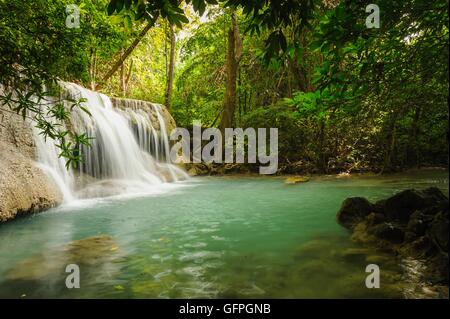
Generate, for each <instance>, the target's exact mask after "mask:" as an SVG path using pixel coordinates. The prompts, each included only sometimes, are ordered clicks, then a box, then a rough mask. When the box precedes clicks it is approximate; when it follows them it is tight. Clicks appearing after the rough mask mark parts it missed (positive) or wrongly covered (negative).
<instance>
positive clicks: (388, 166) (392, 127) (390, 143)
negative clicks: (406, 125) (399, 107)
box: [380, 113, 398, 174]
mask: <svg viewBox="0 0 450 319" xmlns="http://www.w3.org/2000/svg"><path fill="white" fill-rule="evenodd" d="M397 116H398V113H394V114H393V115H392V117H391V120H390V123H389V127H388V131H387V137H386V142H387V143H386V149H385V153H384V160H383V167H382V169H381V172H380V174H383V173H385V172H387V171H391V170H392V153H393V152H394V148H395V135H396V124H397Z"/></svg>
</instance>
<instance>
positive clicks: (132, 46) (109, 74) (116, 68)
mask: <svg viewBox="0 0 450 319" xmlns="http://www.w3.org/2000/svg"><path fill="white" fill-rule="evenodd" d="M152 26H153V23H150V22H149V23H148V24H147V25H146V26H145V28H144V29H142V31H141V33H139V35H138V36H137V37H136V39H134V41H133V43H132V44H131V45H130V46H129V47H128V49H126V50H125V52H124V53H123V54H122V56H121V57H120V58H119V60H118V61H117V62H116V63H115V64H114V65H113V67H112V68H111V69H110V70H109V71H108V73H106V75H105V76H104V77H103V79H102V83H101V84H100V85H98V86H97V89H100V88H101V86H102V85H103V84H104V83H105V82H106V81H108V80H109V78H110V77H111V76H113V75H114V73H116V71H117V70H118V69H119V68H120V66H121V65H122V64H123V62H124V61H125V60H126V59H127V58H128V56H129V55H130V54H131V53H132V52H133V50H134V49H135V48H136V47H137V45H138V44H139V42H141V40H142V39H143V38H144V36H145V35H146V34H147V32H148V30H150V29H151V27H152Z"/></svg>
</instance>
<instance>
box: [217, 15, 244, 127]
mask: <svg viewBox="0 0 450 319" xmlns="http://www.w3.org/2000/svg"><path fill="white" fill-rule="evenodd" d="M241 58H242V40H241V36H240V33H239V26H238V24H237V19H236V13H235V12H233V13H232V14H231V28H230V30H229V31H228V49H227V60H226V73H227V80H226V88H225V101H224V105H223V113H222V119H221V122H220V130H221V131H222V132H224V131H225V128H229V127H233V122H234V112H235V109H236V86H237V85H236V83H237V76H238V69H239V63H240V61H241Z"/></svg>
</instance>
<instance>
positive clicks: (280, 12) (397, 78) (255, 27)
mask: <svg viewBox="0 0 450 319" xmlns="http://www.w3.org/2000/svg"><path fill="white" fill-rule="evenodd" d="M370 3H371V1H359V0H341V1H340V0H322V1H319V0H278V1H275V0H264V1H257V0H252V1H245V0H228V1H222V0H218V1H216V0H185V1H181V0H154V1H144V0H110V1H108V0H35V1H21V0H0V43H1V45H0V77H1V78H0V83H1V84H2V86H3V89H2V92H1V94H0V104H2V106H0V108H1V109H3V110H7V109H8V108H11V110H12V111H14V112H18V113H20V114H23V116H24V117H25V115H26V114H29V113H27V112H31V113H32V114H34V115H33V116H34V117H36V119H37V123H38V126H39V128H40V129H41V130H42V131H43V132H44V134H45V135H46V136H50V137H51V138H54V139H55V140H56V141H59V144H58V145H59V147H60V148H61V153H62V155H63V156H65V157H66V158H68V159H69V160H73V161H76V160H77V159H78V158H79V157H78V156H79V155H78V151H77V149H78V148H77V147H78V145H79V144H80V143H81V144H89V137H88V136H86V135H76V134H70V136H71V138H68V137H67V132H60V131H58V129H57V128H55V127H54V126H53V125H52V123H51V122H49V121H48V116H44V115H43V114H39V112H40V110H39V109H38V108H36V107H35V100H33V98H34V96H38V97H45V96H46V95H48V94H51V91H52V89H51V88H52V85H51V84H54V83H55V81H56V80H57V79H61V80H64V81H70V82H75V83H78V84H81V85H83V86H85V87H87V88H89V89H92V90H96V91H99V92H102V93H105V94H108V95H110V96H116V97H127V98H132V99H141V100H148V101H152V102H157V103H161V104H164V105H166V106H167V107H168V109H169V110H170V112H171V113H172V115H173V116H174V118H175V120H176V122H177V124H178V126H180V127H191V126H192V122H193V121H194V120H200V121H201V122H202V125H203V126H204V127H218V128H221V129H224V128H226V127H243V128H246V127H254V128H257V127H267V128H269V127H276V128H278V129H279V160H280V172H282V173H297V172H320V173H334V172H352V171H376V172H389V171H393V170H399V169H404V168H409V167H421V166H448V89H449V88H448V76H449V74H448V59H449V33H448V2H447V1H444V0H438V1H433V2H430V1H427V0H410V1H390V0H378V1H376V5H377V6H378V7H379V10H380V11H379V20H380V21H379V25H378V26H377V27H368V26H367V25H366V20H367V19H369V20H370V19H371V17H370V15H371V14H372V13H373V11H370V10H366V7H367V6H368V5H369V4H370ZM73 4H75V5H76V6H71V5H73ZM373 19H376V17H375V18H373ZM369 22H370V21H369ZM44 84H45V85H44ZM12 92H14V94H12ZM73 103H74V104H73V106H74V107H76V106H79V101H73ZM86 111H87V112H89V110H86ZM51 116H52V117H54V118H56V119H57V120H63V119H64V118H65V117H67V116H68V115H67V110H64V108H63V109H61V108H60V107H59V106H58V105H55V106H54V107H53V108H52V112H51ZM74 139H75V143H74V142H73V140H74ZM57 143H58V142H57ZM74 145H76V147H74Z"/></svg>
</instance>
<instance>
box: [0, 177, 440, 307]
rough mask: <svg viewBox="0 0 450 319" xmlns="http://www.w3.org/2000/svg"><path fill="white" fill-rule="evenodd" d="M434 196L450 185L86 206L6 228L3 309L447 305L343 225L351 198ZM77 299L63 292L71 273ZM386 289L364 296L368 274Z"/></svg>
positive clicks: (254, 190)
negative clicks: (210, 302)
mask: <svg viewBox="0 0 450 319" xmlns="http://www.w3.org/2000/svg"><path fill="white" fill-rule="evenodd" d="M427 186H437V187H439V188H441V189H443V190H444V191H445V193H446V194H447V196H448V173H447V172H444V171H421V172H416V173H408V174H398V175H391V176H383V177H380V176H359V177H358V176H353V177H350V178H348V177H344V178H336V177H335V176H332V177H320V178H313V179H312V180H311V181H309V182H307V183H304V184H298V185H286V184H284V180H283V178H278V177H267V178H265V177H255V178H253V177H239V178H234V177H224V178H199V179H194V180H191V181H188V182H185V183H182V184H180V185H179V187H174V188H173V189H171V190H170V191H168V192H166V193H164V194H158V195H154V196H147V197H146V196H142V197H137V198H110V199H102V200H90V201H87V202H82V203H78V205H75V206H73V205H72V206H68V207H59V208H55V209H52V210H49V211H47V212H44V213H41V214H37V215H34V216H31V217H25V218H20V219H17V220H15V221H12V222H10V223H7V224H4V225H1V226H0V297H13V298H20V297H21V298H27V297H37V298H46V297H59V298H228V297H231V298H372V297H375V298H405V297H407V298H409V297H439V296H440V297H442V295H441V292H440V290H439V289H438V290H435V289H434V288H433V287H431V288H430V287H429V286H428V285H427V283H426V282H423V281H422V279H421V278H420V273H421V267H424V265H423V264H421V263H420V261H415V260H400V259H396V258H394V257H393V256H391V255H389V254H387V253H385V252H380V251H372V250H370V249H367V248H365V247H362V246H359V245H357V244H355V243H352V242H351V241H350V234H349V233H348V231H346V230H345V229H344V228H342V227H341V226H339V225H338V224H337V223H336V220H335V216H336V212H337V210H338V209H339V206H340V204H341V202H342V201H343V200H344V199H345V198H347V197H350V196H364V197H367V198H368V199H370V200H372V201H375V200H378V199H381V198H385V197H387V196H389V195H392V194H393V193H395V192H398V191H400V190H403V189H407V188H418V189H420V188H424V187H427ZM70 263H74V264H77V265H79V266H80V271H81V288H80V289H67V288H66V285H65V278H66V276H67V275H68V274H66V273H65V268H66V266H67V264H70ZM369 263H376V264H378V265H379V266H380V268H381V288H380V289H367V288H366V287H365V278H366V276H367V274H366V273H365V267H366V265H368V264H369Z"/></svg>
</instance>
